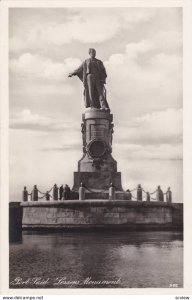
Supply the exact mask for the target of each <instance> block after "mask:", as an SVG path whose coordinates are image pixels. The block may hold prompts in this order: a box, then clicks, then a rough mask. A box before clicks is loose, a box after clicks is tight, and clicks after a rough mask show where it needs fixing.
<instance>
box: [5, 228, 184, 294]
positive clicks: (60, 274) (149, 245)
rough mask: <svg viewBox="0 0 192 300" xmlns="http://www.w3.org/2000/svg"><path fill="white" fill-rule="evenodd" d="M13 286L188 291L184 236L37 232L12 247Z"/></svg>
mask: <svg viewBox="0 0 192 300" xmlns="http://www.w3.org/2000/svg"><path fill="white" fill-rule="evenodd" d="M9 253H10V259H9V262H10V270H9V271H10V288H25V289H26V288H38V289H39V288H57V289H60V288H169V287H170V288H174V287H175V288H177V287H183V236H182V232H173V231H171V232H170V231H169V232H167V231H166V232H162V231H161V232H158V231H153V232H138V231H137V232H136V231H135V232H127V231H123V232H121V231H115V232H111V231H109V232H108V231H104V232H101V231H99V232H79V231H78V232H52V233H45V232H35V231H24V232H23V236H22V241H21V242H19V243H12V244H10V248H9Z"/></svg>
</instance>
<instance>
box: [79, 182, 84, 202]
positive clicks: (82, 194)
mask: <svg viewBox="0 0 192 300" xmlns="http://www.w3.org/2000/svg"><path fill="white" fill-rule="evenodd" d="M79 200H85V187H84V185H83V182H81V185H80V187H79Z"/></svg>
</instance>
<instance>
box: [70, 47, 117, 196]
mask: <svg viewBox="0 0 192 300" xmlns="http://www.w3.org/2000/svg"><path fill="white" fill-rule="evenodd" d="M89 55H90V58H89V59H86V60H85V61H84V62H83V63H82V65H81V66H80V67H79V68H78V69H77V70H75V71H74V72H73V73H70V74H69V77H72V76H75V75H77V76H78V77H79V78H80V80H81V81H82V82H83V85H84V100H85V107H86V110H85V113H84V114H83V115H82V121H83V123H82V124H81V128H82V130H81V131H82V139H83V156H82V158H81V159H80V160H79V162H78V171H77V172H74V186H73V191H78V189H79V187H80V185H81V183H83V185H84V186H85V187H86V188H88V189H90V190H93V191H99V192H102V191H105V190H108V189H109V187H110V184H111V183H112V184H113V186H114V187H115V188H116V190H119V191H122V186H121V173H120V172H117V162H116V161H115V160H114V159H113V157H112V155H111V154H112V139H113V126H114V125H113V115H112V114H111V113H110V109H109V105H108V102H107V99H106V89H105V87H104V84H105V83H106V77H107V74H106V70H105V67H104V65H103V63H102V61H100V60H98V59H96V58H95V56H96V51H95V49H92V48H91V49H89Z"/></svg>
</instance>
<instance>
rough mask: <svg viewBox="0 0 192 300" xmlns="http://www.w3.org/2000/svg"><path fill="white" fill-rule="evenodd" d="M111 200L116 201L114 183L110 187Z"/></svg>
mask: <svg viewBox="0 0 192 300" xmlns="http://www.w3.org/2000/svg"><path fill="white" fill-rule="evenodd" d="M109 200H115V187H114V185H113V183H112V182H111V183H110V187H109Z"/></svg>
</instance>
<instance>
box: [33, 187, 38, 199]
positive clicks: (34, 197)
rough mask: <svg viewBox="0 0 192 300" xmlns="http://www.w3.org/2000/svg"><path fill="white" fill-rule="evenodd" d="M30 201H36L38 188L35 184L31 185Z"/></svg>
mask: <svg viewBox="0 0 192 300" xmlns="http://www.w3.org/2000/svg"><path fill="white" fill-rule="evenodd" d="M32 201H38V188H37V186H36V185H34V187H33V191H32Z"/></svg>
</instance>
